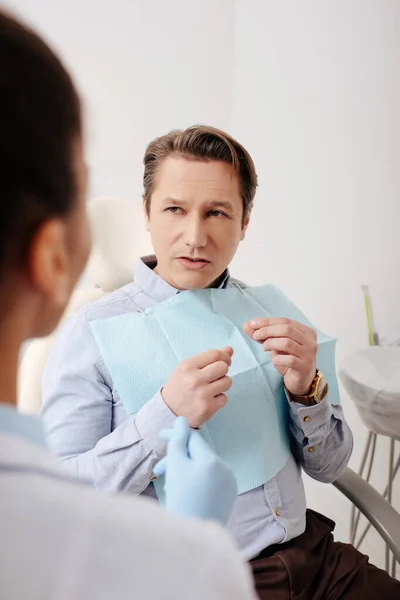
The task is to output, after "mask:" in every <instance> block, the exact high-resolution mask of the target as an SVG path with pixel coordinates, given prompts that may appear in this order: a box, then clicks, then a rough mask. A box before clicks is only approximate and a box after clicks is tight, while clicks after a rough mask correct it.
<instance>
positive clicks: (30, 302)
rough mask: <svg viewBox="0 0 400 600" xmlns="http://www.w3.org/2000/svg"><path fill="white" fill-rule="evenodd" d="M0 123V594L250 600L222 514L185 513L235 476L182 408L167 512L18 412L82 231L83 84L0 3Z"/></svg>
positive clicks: (71, 275) (228, 502)
mask: <svg viewBox="0 0 400 600" xmlns="http://www.w3.org/2000/svg"><path fill="white" fill-rule="evenodd" d="M0 132H1V133H0V173H1V190H2V198H1V204H0V356H1V370H0V387H1V399H0V489H1V492H0V498H1V500H0V527H1V537H0V590H1V591H0V595H1V597H2V598H4V599H7V600H25V599H27V598H40V599H42V598H52V599H57V598H60V599H61V598H63V599H68V600H78V599H82V600H83V599H91V598H93V599H96V600H101V599H104V600H109V599H110V598H115V599H128V598H144V599H145V598H149V599H150V598H151V599H157V598H168V599H171V600H175V599H176V598H185V599H186V598H191V599H197V600H200V599H204V598H207V599H215V600H217V599H221V598H222V599H226V600H230V599H237V600H239V599H249V600H250V599H252V598H254V592H253V588H252V583H251V577H250V574H249V570H248V567H247V565H245V563H244V562H243V561H242V559H241V558H240V555H239V553H238V552H237V551H236V549H235V547H234V544H233V542H232V541H231V539H230V536H229V535H228V534H227V533H225V532H224V530H223V528H222V527H221V525H220V524H217V523H214V524H212V523H206V522H204V521H200V520H199V519H195V518H187V517H202V518H204V519H208V520H214V521H220V522H222V523H224V522H225V521H226V520H227V518H228V516H229V513H230V510H231V508H232V505H233V502H234V499H235V495H236V482H235V479H234V477H233V474H232V473H231V471H230V470H229V469H228V468H227V467H226V466H225V464H224V463H223V462H222V461H221V460H220V459H218V458H217V456H216V455H215V454H214V452H213V451H212V450H211V449H210V448H209V447H208V445H207V444H206V443H205V442H204V441H203V439H202V438H201V437H200V435H199V433H198V432H195V431H192V430H191V429H190V428H189V425H188V423H187V420H186V419H185V418H182V419H179V420H177V421H176V423H174V427H173V428H172V429H170V430H168V431H165V432H163V433H162V435H163V437H164V438H166V439H167V440H169V444H168V452H167V455H166V456H167V459H168V464H167V465H166V464H165V462H164V465H163V467H162V469H163V471H164V472H165V471H166V500H165V503H166V508H167V509H168V510H169V511H170V512H171V513H174V515H173V516H172V515H169V514H167V513H166V512H165V511H164V510H162V509H161V508H159V507H158V506H157V505H156V504H155V503H154V502H151V501H150V500H149V499H144V498H129V497H127V496H125V497H122V496H121V497H116V496H115V495H111V494H105V493H101V492H97V491H95V490H93V489H92V488H91V487H89V486H85V485H84V484H83V483H78V482H76V481H75V480H74V479H73V478H72V477H71V476H70V475H69V474H68V473H67V472H66V471H65V469H64V468H63V467H62V465H61V466H60V465H59V464H58V462H57V461H56V460H55V459H53V458H52V456H51V455H50V453H49V451H48V450H47V448H46V443H45V439H44V435H43V431H42V427H41V423H40V421H39V420H38V419H36V418H33V417H28V416H23V415H19V414H18V413H17V411H16V409H15V404H16V395H17V392H16V380H17V368H18V356H19V352H20V348H21V345H22V344H23V342H24V341H26V340H28V339H30V338H33V337H38V336H45V335H48V334H49V333H50V332H51V331H52V330H53V329H54V327H55V326H56V325H57V323H58V321H59V319H60V317H61V315H62V313H63V311H64V309H65V307H66V305H67V302H68V300H69V297H70V294H71V292H72V290H73V289H74V286H75V284H76V282H77V280H78V278H79V276H80V275H81V273H82V270H83V268H84V266H85V264H86V260H87V258H88V254H89V250H90V235H89V228H88V221H87V216H86V208H85V194H86V178H87V176H86V167H85V164H84V159H83V140H82V123H81V108H80V102H79V98H78V95H77V93H76V91H75V88H74V85H73V83H72V81H71V79H70V76H69V75H68V73H67V72H66V70H65V68H64V67H63V65H62V64H61V62H60V60H59V59H58V58H57V57H56V56H55V54H54V53H53V52H52V51H51V50H50V48H49V47H48V46H47V45H46V44H45V42H43V40H42V39H41V38H40V37H39V36H37V35H36V34H35V33H34V32H33V31H31V30H30V29H28V28H26V27H24V26H23V25H21V24H20V23H18V22H17V21H16V20H15V19H13V18H12V17H10V16H8V15H6V14H4V13H3V12H0ZM226 360H227V361H229V360H230V359H229V357H228V356H226ZM199 486H200V488H201V491H202V493H201V496H200V495H199V493H198V487H199Z"/></svg>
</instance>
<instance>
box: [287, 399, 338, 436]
mask: <svg viewBox="0 0 400 600" xmlns="http://www.w3.org/2000/svg"><path fill="white" fill-rule="evenodd" d="M285 392H286V397H287V399H288V403H289V413H290V418H291V420H292V423H293V424H294V425H295V426H296V428H297V429H300V430H301V431H302V433H303V436H304V437H306V438H309V437H311V436H312V434H313V433H315V432H316V431H317V430H321V429H323V428H324V427H325V426H326V425H327V424H329V422H330V420H331V417H332V405H331V402H330V398H329V392H328V393H327V394H326V396H325V398H324V399H323V400H322V401H321V402H319V403H318V404H314V405H313V406H305V405H304V404H300V402H293V401H290V399H289V396H288V392H287V391H286V390H285Z"/></svg>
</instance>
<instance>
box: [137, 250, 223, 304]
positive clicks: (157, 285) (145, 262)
mask: <svg viewBox="0 0 400 600" xmlns="http://www.w3.org/2000/svg"><path fill="white" fill-rule="evenodd" d="M156 266H157V259H156V257H155V256H154V255H151V256H143V257H142V258H141V259H140V260H139V261H138V263H137V265H136V268H135V272H134V280H135V283H136V284H137V285H138V286H139V287H140V288H141V289H142V290H143V291H144V292H146V293H147V294H149V296H151V297H152V298H154V300H157V302H163V301H164V300H167V298H170V297H171V296H174V295H175V294H178V293H179V290H177V289H176V288H174V287H173V286H172V285H170V284H169V283H167V282H166V281H165V280H164V279H163V278H162V277H160V276H159V275H157V273H155V272H154V268H155V267H156ZM229 278H230V275H229V270H228V269H225V271H224V272H223V274H222V275H221V278H220V283H219V284H218V286H217V287H218V288H226V287H227V286H228V283H229Z"/></svg>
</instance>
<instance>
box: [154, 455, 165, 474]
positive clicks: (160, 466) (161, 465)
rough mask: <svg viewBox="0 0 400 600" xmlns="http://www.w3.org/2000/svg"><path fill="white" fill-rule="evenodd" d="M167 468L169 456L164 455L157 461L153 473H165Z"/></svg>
mask: <svg viewBox="0 0 400 600" xmlns="http://www.w3.org/2000/svg"><path fill="white" fill-rule="evenodd" d="M166 470H167V457H166V456H164V458H162V459H161V460H160V461H158V463H156V464H155V465H154V467H153V473H154V475H156V476H157V477H160V475H165V471H166Z"/></svg>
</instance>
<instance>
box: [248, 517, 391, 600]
mask: <svg viewBox="0 0 400 600" xmlns="http://www.w3.org/2000/svg"><path fill="white" fill-rule="evenodd" d="M334 528H335V523H334V522H333V521H331V520H330V519H328V518H327V517H324V516H322V515H320V514H318V513H316V512H314V511H312V510H308V511H307V526H306V530H305V532H304V533H303V534H302V535H300V536H299V537H297V538H295V539H294V540H291V541H290V542H286V543H285V544H277V545H275V546H270V547H268V548H266V549H265V550H264V551H263V552H261V554H259V555H258V556H257V557H256V558H254V559H253V560H251V561H250V566H251V567H252V569H253V574H254V580H255V583H256V589H257V592H258V595H259V597H260V599H261V600H264V599H265V600H288V599H293V600H295V599H296V600H339V599H340V600H370V599H371V600H372V599H374V600H376V599H377V598H379V600H400V581H397V580H395V579H392V578H391V577H390V576H389V575H388V574H387V573H386V571H383V570H381V569H378V568H377V567H374V566H373V565H371V564H370V563H369V562H368V557H367V556H364V555H363V554H361V553H360V552H358V550H356V549H355V548H354V547H353V546H351V545H350V544H341V543H340V542H335V541H334V540H333V535H332V531H333V530H334Z"/></svg>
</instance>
